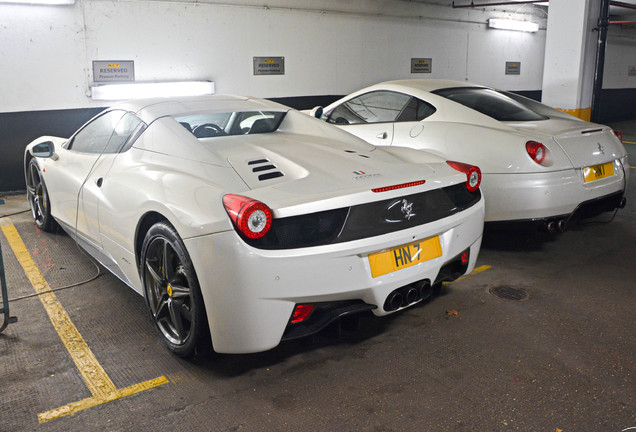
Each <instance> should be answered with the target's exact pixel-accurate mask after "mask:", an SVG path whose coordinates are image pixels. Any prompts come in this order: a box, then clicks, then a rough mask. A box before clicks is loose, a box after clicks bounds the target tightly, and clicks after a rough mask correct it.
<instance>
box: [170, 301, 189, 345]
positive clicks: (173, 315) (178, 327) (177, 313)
mask: <svg viewBox="0 0 636 432" xmlns="http://www.w3.org/2000/svg"><path fill="white" fill-rule="evenodd" d="M168 310H169V311H170V320H171V321H172V326H173V328H174V331H175V333H176V336H177V338H178V339H179V342H180V343H181V342H183V341H184V340H185V338H186V336H187V335H188V334H187V332H186V331H185V329H184V326H183V317H182V316H181V307H180V306H179V304H177V303H176V302H174V301H169V302H168Z"/></svg>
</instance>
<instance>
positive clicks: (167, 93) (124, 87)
mask: <svg viewBox="0 0 636 432" xmlns="http://www.w3.org/2000/svg"><path fill="white" fill-rule="evenodd" d="M208 94H214V81H175V82H154V83H126V84H101V85H95V86H92V87H91V98H92V99H93V100H110V101H121V100H128V99H141V98H150V97H175V96H201V95H208Z"/></svg>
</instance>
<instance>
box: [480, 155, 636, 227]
mask: <svg viewBox="0 0 636 432" xmlns="http://www.w3.org/2000/svg"><path fill="white" fill-rule="evenodd" d="M614 170H615V175H614V176H612V177H609V178H605V179H601V180H597V181H593V182H588V183H585V182H584V179H583V173H582V171H581V170H575V169H572V170H565V171H557V172H546V173H532V174H484V175H483V180H482V192H483V193H484V195H485V197H486V219H485V220H486V222H506V221H534V220H541V221H545V220H549V219H563V218H570V217H574V216H575V215H577V217H581V216H585V215H586V214H587V213H588V210H586V209H588V208H593V207H596V208H604V206H605V204H602V203H601V202H602V201H603V200H605V201H607V202H608V203H609V205H610V206H611V203H613V202H614V201H615V195H621V196H622V194H623V191H624V189H625V185H626V182H627V179H628V174H629V173H628V172H626V171H627V170H624V169H623V164H622V163H621V161H620V160H618V159H617V160H615V161H614ZM597 201H598V202H599V203H601V204H599V205H594V204H593V203H595V202H597ZM619 201H620V199H619ZM605 207H606V206H605ZM613 208H616V206H614V207H613ZM613 208H612V209H611V210H613ZM587 217H589V216H587Z"/></svg>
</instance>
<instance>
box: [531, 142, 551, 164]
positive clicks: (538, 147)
mask: <svg viewBox="0 0 636 432" xmlns="http://www.w3.org/2000/svg"><path fill="white" fill-rule="evenodd" d="M526 151H527V152H528V155H529V156H530V158H531V159H532V160H533V161H535V162H536V163H538V164H539V165H541V163H542V162H543V161H544V159H545V157H546V155H547V153H548V149H547V148H546V147H545V146H544V145H543V144H541V143H540V142H537V141H528V142H527V143H526Z"/></svg>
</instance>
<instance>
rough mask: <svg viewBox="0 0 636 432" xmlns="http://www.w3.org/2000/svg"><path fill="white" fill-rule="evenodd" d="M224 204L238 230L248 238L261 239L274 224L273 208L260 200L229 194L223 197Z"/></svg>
mask: <svg viewBox="0 0 636 432" xmlns="http://www.w3.org/2000/svg"><path fill="white" fill-rule="evenodd" d="M223 205H224V206H225V210H226V211H227V214H228V215H229V216H230V219H232V222H234V226H235V227H236V229H237V231H238V232H239V233H241V234H243V235H244V236H246V237H247V238H250V239H259V238H261V237H263V236H265V234H267V232H268V231H269V229H270V228H271V226H272V210H271V209H270V208H269V207H268V206H267V205H266V204H263V203H262V202H260V201H258V200H255V199H252V198H249V197H246V196H242V195H233V194H227V195H225V196H224V197H223Z"/></svg>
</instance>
